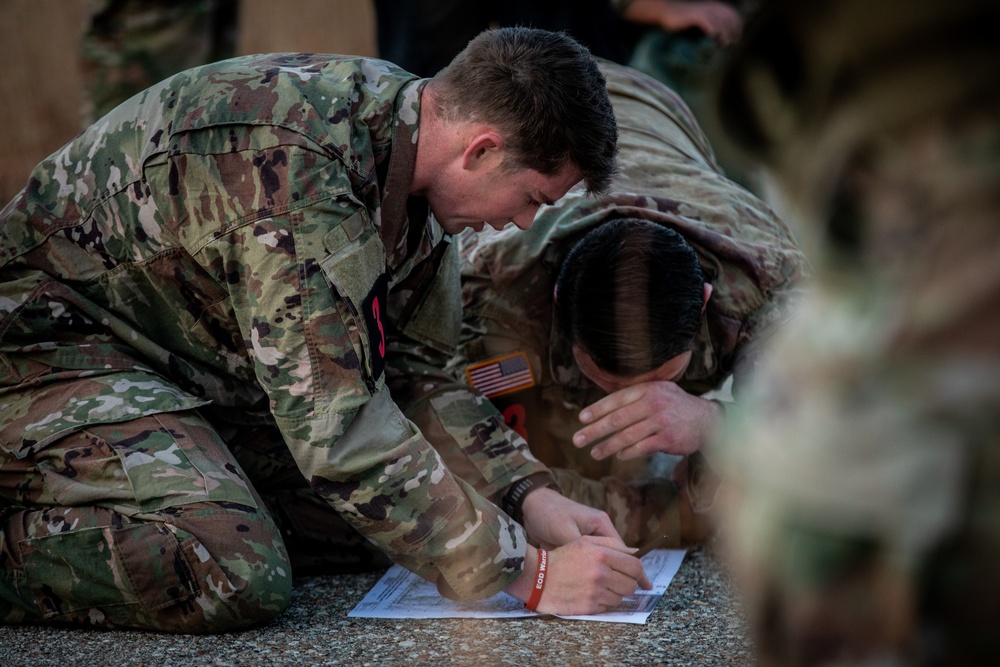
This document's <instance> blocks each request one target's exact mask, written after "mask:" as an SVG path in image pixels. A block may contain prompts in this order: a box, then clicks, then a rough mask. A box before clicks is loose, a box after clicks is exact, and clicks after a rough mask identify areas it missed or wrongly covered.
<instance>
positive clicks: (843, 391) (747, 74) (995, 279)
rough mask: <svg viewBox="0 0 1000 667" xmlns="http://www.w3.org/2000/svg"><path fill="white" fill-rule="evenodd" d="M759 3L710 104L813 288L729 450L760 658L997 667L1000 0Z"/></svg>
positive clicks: (736, 547)
mask: <svg viewBox="0 0 1000 667" xmlns="http://www.w3.org/2000/svg"><path fill="white" fill-rule="evenodd" d="M772 11H773V12H774V13H773V14H764V15H762V17H761V23H760V24H759V27H757V28H756V30H755V31H754V32H750V33H748V35H747V37H748V41H747V44H746V52H745V53H744V54H743V57H742V58H741V59H740V60H739V61H738V62H739V63H740V65H739V67H738V68H737V69H735V70H734V71H733V74H732V77H733V78H732V79H731V81H730V82H729V83H730V85H729V86H727V87H726V89H725V90H726V92H727V93H729V96H728V97H724V98H723V99H724V101H726V102H727V103H728V104H729V105H730V106H729V108H730V109H731V110H732V112H733V114H734V115H735V117H736V119H737V121H738V122H736V123H734V128H735V129H737V130H739V131H740V132H742V133H745V135H744V136H745V139H746V142H747V143H748V145H750V144H751V141H752V145H753V146H755V147H756V148H757V149H758V152H759V155H760V156H761V157H762V158H764V159H765V160H767V162H768V163H769V164H770V165H771V166H772V167H773V168H774V170H775V173H776V175H777V176H778V177H779V179H780V181H779V183H780V184H781V186H782V188H781V193H782V195H783V197H784V199H785V200H786V202H787V204H786V205H787V207H788V209H789V210H790V211H794V212H795V216H796V219H799V220H801V221H802V225H803V229H804V230H807V231H808V237H807V238H808V239H809V246H808V247H809V248H810V250H811V252H812V254H813V255H814V256H815V257H816V262H815V264H816V267H817V271H816V274H817V280H816V284H815V285H814V287H813V288H812V289H811V290H809V292H808V293H807V295H806V296H805V298H804V300H803V302H802V305H801V308H800V311H799V312H798V313H797V314H796V316H795V318H794V320H793V322H792V323H791V324H790V325H789V326H788V327H786V328H785V329H783V330H782V332H781V334H780V337H779V338H778V339H777V340H776V341H775V346H774V351H773V353H771V354H768V355H766V360H765V361H764V362H763V363H762V365H761V370H760V374H759V376H758V382H757V383H756V385H755V386H754V389H753V392H752V397H750V396H748V398H747V400H746V401H745V402H744V403H743V404H742V405H741V406H740V407H739V409H738V411H737V412H735V413H734V416H733V420H732V421H731V429H729V431H730V432H729V433H728V434H727V437H726V439H725V442H724V447H723V450H722V451H724V452H725V461H726V466H725V469H726V477H727V479H728V481H729V484H728V486H730V488H732V489H733V490H734V493H733V495H732V497H731V502H729V503H727V511H726V512H725V516H726V524H727V525H728V526H730V530H729V531H727V532H728V533H729V551H730V552H731V559H732V562H733V565H734V568H735V569H736V572H737V574H738V580H739V582H740V584H741V585H742V589H743V593H744V599H745V601H746V605H747V609H748V610H749V612H750V614H751V618H752V619H753V624H754V628H755V630H756V635H757V636H756V644H757V646H758V647H759V649H760V664H761V665H832V664H836V665H875V664H878V665H992V664H995V663H996V660H997V655H998V653H1000V635H998V634H997V628H998V627H1000V605H998V603H997V600H1000V318H998V313H1000V225H998V224H997V219H998V216H1000V199H998V196H997V193H998V192H1000V79H998V78H997V76H996V72H997V71H998V68H1000V48H998V42H997V41H996V29H997V27H998V26H1000V7H998V6H997V4H996V3H993V2H983V1H976V0H971V1H967V0H956V1H954V2H952V1H948V2H944V1H941V2H926V3H917V4H914V3H907V2H903V1H901V0H900V1H888V2H884V3H876V4H875V5H873V4H872V3H866V2H863V1H861V0H857V1H853V0H840V1H838V2H817V3H809V4H808V5H805V4H802V3H795V2H780V3H775V4H774V6H773V7H772ZM777 45H780V47H779V48H776V46H777ZM789 62H796V63H799V64H800V66H801V67H802V69H801V71H800V72H799V75H798V76H796V77H793V79H791V80H790V79H788V78H787V75H788V70H787V63H789ZM778 80H783V81H784V84H783V85H776V82H777V81H778ZM748 81H753V82H755V85H754V86H747V85H746V83H747V82H748ZM845 84H846V85H845ZM730 86H731V87H730ZM848 90H849V91H850V93H848V92H847V91H848ZM778 110H780V112H779V111H778ZM748 119H749V121H748Z"/></svg>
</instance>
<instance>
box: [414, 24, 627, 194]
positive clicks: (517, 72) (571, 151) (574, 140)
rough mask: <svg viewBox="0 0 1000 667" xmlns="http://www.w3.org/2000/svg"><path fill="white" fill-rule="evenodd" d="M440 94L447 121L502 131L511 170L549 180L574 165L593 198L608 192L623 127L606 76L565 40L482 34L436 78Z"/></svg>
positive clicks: (543, 34)
mask: <svg viewBox="0 0 1000 667" xmlns="http://www.w3.org/2000/svg"><path fill="white" fill-rule="evenodd" d="M434 94H435V99H436V100H437V103H438V106H439V108H440V113H441V115H442V117H443V118H445V119H446V120H481V121H484V122H488V123H491V124H494V125H496V126H497V127H499V128H500V129H501V130H502V131H503V132H504V133H505V135H506V136H505V137H504V140H505V141H506V143H507V147H508V149H509V150H510V153H511V157H512V161H513V165H512V166H514V167H520V168H528V169H534V170H535V171H538V172H540V173H542V174H545V175H551V174H554V173H556V172H558V171H559V170H560V169H561V168H562V167H564V166H565V165H566V164H567V163H570V164H572V165H574V166H575V167H576V168H578V169H579V170H580V173H581V176H582V177H583V180H584V182H585V183H586V186H587V190H588V191H589V192H590V193H591V194H599V193H603V192H605V191H607V189H608V187H609V186H610V184H611V179H612V177H613V176H614V174H615V171H616V168H617V154H618V127H617V125H616V123H615V115H614V110H613V109H612V107H611V100H610V99H609V98H608V91H607V88H606V82H605V80H604V75H603V74H601V72H600V70H599V69H598V66H597V62H596V61H595V60H594V58H593V56H591V54H590V52H589V51H588V50H587V49H586V48H585V47H584V46H582V45H580V44H579V43H578V42H577V41H576V40H574V39H573V38H572V37H570V36H569V35H567V34H566V33H563V32H550V31H548V30H539V29H534V28H520V27H519V28H499V29H496V30H487V31H484V32H482V33H480V34H479V35H478V36H477V37H476V38H475V39H473V40H472V41H471V42H469V45H468V46H467V47H466V48H465V50H463V51H462V52H461V53H459V54H458V55H457V56H455V58H454V60H452V62H451V64H450V65H448V66H447V67H445V68H444V69H443V70H441V71H440V72H439V73H438V74H437V75H436V76H435V77H434Z"/></svg>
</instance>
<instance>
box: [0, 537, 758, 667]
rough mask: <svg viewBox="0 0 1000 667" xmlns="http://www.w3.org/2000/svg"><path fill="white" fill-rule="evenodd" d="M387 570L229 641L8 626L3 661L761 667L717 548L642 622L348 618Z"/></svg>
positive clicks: (306, 591)
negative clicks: (757, 661)
mask: <svg viewBox="0 0 1000 667" xmlns="http://www.w3.org/2000/svg"><path fill="white" fill-rule="evenodd" d="M381 574H382V573H381V572H376V573H370V574H358V575H341V576H330V577H313V578H308V579H302V580H301V581H299V582H298V583H297V585H296V591H295V598H294V600H293V602H292V606H291V607H290V608H289V610H288V611H287V612H285V613H284V614H283V615H282V616H281V617H280V618H278V620H276V621H275V622H274V623H271V624H270V625H268V626H266V627H263V628H259V629H256V630H251V631H246V632H235V633H230V634H225V635H209V636H204V635H163V634H155V633H146V632H131V631H129V632H122V631H114V632H99V631H90V630H66V629H53V628H45V627H38V626H0V665H3V666H4V667H21V666H24V667H28V666H30V667H49V666H51V667H70V666H75V665H86V666H87V667H117V666H119V665H120V666H122V667H125V666H128V667H137V666H145V665H150V666H154V665H155V666H157V667H160V666H170V665H177V666H178V667H180V666H182V665H183V666H185V667H187V666H188V665H192V666H197V665H213V666H219V667H223V666H233V667H236V666H240V667H242V666H244V665H267V666H269V667H270V666H275V667H280V666H286V665H288V666H295V667H312V666H314V665H315V666H318V665H351V666H352V667H353V666H365V665H414V664H428V665H435V667H436V666H438V665H441V666H450V665H455V666H456V667H480V666H483V667H489V666H493V665H532V666H534V665H695V666H698V667H708V666H712V665H753V664H754V661H753V647H752V645H751V642H750V639H749V637H748V633H747V629H746V624H745V622H744V619H743V615H742V608H741V606H740V604H739V601H738V600H737V598H736V596H735V594H734V592H733V589H732V587H731V585H730V583H729V581H728V579H727V578H726V576H725V573H724V572H723V570H722V568H721V567H720V566H719V563H718V560H717V559H716V557H715V556H714V553H713V550H712V548H711V547H710V546H709V547H703V548H699V549H695V550H692V551H689V552H688V554H687V556H686V557H685V559H684V564H683V565H682V566H681V569H680V571H679V572H678V573H677V576H676V577H675V578H674V581H673V583H671V585H670V588H669V589H667V593H666V595H665V596H664V597H663V598H662V599H661V600H660V602H659V604H658V605H657V607H656V609H655V610H654V611H653V613H652V615H651V616H650V617H649V620H648V621H647V623H646V624H645V625H633V624H619V623H592V622H584V621H567V620H562V619H556V618H546V619H540V618H532V619H503V620H483V619H434V620H403V621H401V620H396V619H392V620H388V619H363V618H359V619H355V618H348V617H347V613H348V612H349V611H350V610H351V609H352V608H353V607H354V605H356V604H357V603H358V602H359V601H360V600H361V598H362V597H364V595H365V593H367V592H368V590H369V589H370V588H371V587H372V585H373V584H374V583H375V582H376V581H377V580H378V578H379V577H380V576H381Z"/></svg>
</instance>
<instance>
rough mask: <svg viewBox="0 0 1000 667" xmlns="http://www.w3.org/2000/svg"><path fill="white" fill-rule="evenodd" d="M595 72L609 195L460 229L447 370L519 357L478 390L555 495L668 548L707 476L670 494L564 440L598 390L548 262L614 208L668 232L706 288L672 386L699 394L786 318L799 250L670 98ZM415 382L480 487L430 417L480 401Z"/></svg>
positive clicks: (747, 359)
mask: <svg viewBox="0 0 1000 667" xmlns="http://www.w3.org/2000/svg"><path fill="white" fill-rule="evenodd" d="M601 69H602V71H603V73H604V75H605V77H606V78H607V81H608V90H609V93H610V95H611V101H612V103H613V105H614V108H615V116H616V118H617V121H618V131H619V146H620V148H619V164H620V172H619V174H618V176H617V178H616V180H615V182H614V184H613V186H612V189H611V194H608V195H606V196H602V197H600V198H597V199H594V198H591V197H587V196H584V195H583V194H582V193H580V192H578V191H573V192H570V193H569V194H568V195H567V196H565V197H564V198H563V199H561V200H560V201H558V202H557V203H556V204H555V205H553V206H544V207H542V208H541V209H540V210H539V212H538V214H537V215H536V216H535V221H534V223H533V225H532V227H531V228H530V229H529V230H528V231H521V230H516V229H515V228H513V227H512V226H508V228H507V229H505V230H504V231H501V232H494V233H491V232H489V231H484V232H481V233H479V234H463V236H462V243H463V249H462V254H463V257H464V263H463V272H462V284H463V301H464V305H465V310H464V328H463V335H462V338H463V340H462V346H461V349H460V356H459V357H458V358H456V360H455V361H454V362H453V364H452V366H451V369H452V370H453V372H454V373H455V374H456V375H457V376H459V377H461V378H463V379H464V378H465V377H466V373H465V371H466V368H467V367H470V366H471V367H475V366H476V365H477V364H478V363H481V362H485V361H488V360H494V359H502V358H504V357H508V356H509V355H513V356H511V357H510V358H511V360H512V361H510V362H507V363H517V360H518V359H521V360H523V362H526V364H527V365H528V366H529V367H530V369H531V376H532V379H531V380H528V381H526V382H525V383H524V385H525V386H517V387H504V388H502V390H501V391H502V393H501V394H500V395H492V393H491V392H490V391H487V395H489V396H490V400H491V401H492V402H493V404H494V405H495V406H496V407H497V408H498V409H499V411H500V412H501V413H502V414H503V415H504V417H505V419H506V421H507V422H508V424H509V425H511V426H512V427H513V428H514V429H515V430H516V431H517V432H518V433H519V434H520V435H521V436H524V437H525V438H527V441H528V442H529V444H530V446H531V451H532V453H533V454H534V455H535V456H537V457H538V458H539V459H540V460H541V461H542V462H544V463H545V464H546V465H547V466H551V467H552V468H555V469H556V470H555V471H554V472H555V474H556V477H557V479H558V481H559V484H560V486H561V487H562V490H563V492H564V494H565V495H567V496H569V497H571V498H573V499H575V500H579V501H580V502H584V503H586V504H589V505H591V506H595V507H598V508H600V509H603V510H605V511H607V512H608V513H609V515H611V517H612V520H613V521H614V522H615V525H616V527H617V528H618V530H619V532H620V533H621V534H622V536H623V538H624V539H625V541H626V543H629V544H633V545H635V544H638V543H641V542H644V541H646V540H647V539H649V538H650V537H652V536H656V535H659V534H661V533H662V532H668V533H669V534H670V536H671V537H672V538H673V543H674V544H677V543H678V542H680V541H681V540H683V541H684V542H692V541H697V540H699V539H703V538H704V536H705V535H704V526H703V525H702V524H703V522H702V521H696V522H694V523H692V521H694V519H693V518H692V516H691V514H690V510H691V508H690V506H689V503H690V499H689V498H688V497H687V494H688V493H689V492H691V493H694V494H695V495H696V496H697V495H698V493H699V491H701V492H703V495H702V497H699V498H696V500H697V505H698V507H697V509H699V510H702V509H706V508H707V507H708V506H710V505H711V503H712V500H713V492H714V489H713V488H712V483H711V479H712V477H713V475H711V474H707V475H706V476H705V478H704V479H703V480H702V482H701V483H699V484H697V485H691V486H688V485H687V479H688V478H687V477H683V476H681V478H680V486H681V491H682V492H683V493H684V496H683V498H682V502H677V493H678V490H677V489H676V488H675V484H674V483H673V482H671V481H669V479H665V478H662V477H659V478H656V477H655V472H656V471H657V466H656V465H655V464H654V465H652V466H650V465H649V464H650V462H648V461H644V460H635V461H632V462H627V463H625V464H622V462H617V461H616V459H615V458H614V457H612V458H610V459H605V460H604V461H597V460H595V459H594V458H593V457H592V456H591V455H590V448H589V447H588V448H584V449H577V448H576V447H574V446H573V445H572V442H571V441H572V436H573V433H575V432H576V431H577V430H578V429H580V428H582V424H581V423H580V421H579V419H578V414H579V411H580V410H581V409H582V408H583V407H584V406H587V405H590V404H591V403H593V402H594V401H596V400H598V399H600V398H602V397H603V396H604V395H605V394H604V392H603V391H602V390H601V389H600V388H599V387H597V386H596V385H595V384H593V383H592V382H591V381H590V380H589V379H587V378H586V377H585V376H584V375H583V373H582V372H581V371H580V369H579V367H578V366H577V365H576V362H575V361H574V359H573V354H572V351H571V347H570V345H569V343H568V341H567V340H566V339H565V337H563V336H562V335H560V333H559V332H558V331H556V329H555V319H554V313H553V307H552V306H553V303H552V294H553V288H554V286H555V281H556V277H557V276H558V272H559V268H560V265H561V263H562V260H563V258H564V257H565V256H566V254H568V253H569V250H570V248H571V247H572V246H573V244H574V243H575V242H576V241H577V240H578V239H580V238H581V237H582V236H583V235H584V234H585V233H586V232H588V231H590V230H591V229H593V228H594V227H595V226H597V225H600V224H601V223H603V222H604V221H606V220H609V219H612V218H614V217H625V216H630V217H635V218H641V219H644V220H649V221H652V222H656V223H659V224H663V225H666V226H669V227H671V228H673V229H675V230H676V231H678V232H679V233H681V234H682V235H683V236H684V237H685V239H686V240H687V241H688V242H689V243H690V244H691V245H692V247H694V248H695V250H696V251H697V253H698V256H699V258H700V260H701V263H702V266H703V269H704V272H705V279H706V281H708V282H710V283H711V284H712V285H713V287H714V291H713V293H712V297H711V299H710V300H709V302H708V307H707V310H706V315H705V318H704V322H703V325H702V329H701V332H700V333H699V334H698V337H697V341H696V343H695V351H694V356H693V358H692V360H691V364H690V365H689V367H688V369H687V371H686V372H685V374H684V376H683V378H682V379H681V380H680V381H679V382H678V385H679V386H680V387H681V388H683V389H684V390H685V391H687V392H689V393H692V394H695V395H701V394H704V393H706V392H709V391H711V390H714V389H718V388H719V387H720V386H722V385H723V384H724V383H725V381H726V380H727V378H729V377H730V376H731V375H734V374H735V375H736V382H735V385H736V390H737V391H738V389H739V387H740V385H741V384H742V382H743V379H742V376H743V375H744V374H745V373H747V372H749V371H750V370H751V368H752V365H753V359H754V349H755V347H756V346H757V345H759V344H760V340H761V339H762V338H764V337H765V330H766V329H768V328H769V327H770V325H772V324H773V323H775V322H776V321H777V320H779V319H780V318H782V317H783V315H784V314H785V311H786V309H787V301H788V300H789V298H790V295H791V294H792V293H793V292H794V289H793V286H794V281H795V279H796V278H797V277H798V276H799V275H800V273H801V272H802V269H803V264H804V258H803V256H802V254H801V253H800V251H799V250H798V248H797V247H796V245H795V243H794V241H793V240H792V236H791V234H790V232H789V230H788V229H787V228H786V227H785V225H784V224H783V223H782V222H781V221H780V220H779V219H778V218H777V217H776V216H775V215H774V214H773V213H772V212H771V211H770V209H768V208H767V206H765V205H764V204H763V203H762V202H761V201H760V200H758V199H757V198H756V197H754V196H753V195H751V194H749V193H748V192H746V191H745V190H743V189H742V188H740V187H739V186H737V185H735V184H734V183H733V182H731V181H729V180H727V179H726V178H725V177H723V176H722V175H721V173H720V171H719V169H718V166H717V165H716V163H715V161H714V158H713V155H712V149H711V147H710V145H709V144H708V141H707V139H706V138H705V136H704V134H703V133H702V132H701V130H700V129H699V127H698V125H697V123H696V122H695V120H694V118H693V117H692V116H691V114H690V112H689V111H688V109H687V107H686V106H685V105H684V103H683V102H682V101H681V100H680V98H679V97H677V96H676V95H675V94H674V93H673V92H672V91H670V90H669V89H667V88H666V87H664V86H663V85H661V84H659V83H658V82H656V81H655V80H653V79H651V78H650V77H647V76H645V75H643V74H641V73H639V72H636V71H635V70H631V69H629V68H627V67H624V66H620V65H614V64H611V63H602V65H601ZM480 386H481V385H480ZM425 389H426V390H427V391H428V392H431V391H438V392H439V393H438V394H437V395H433V396H429V397H428V398H427V399H426V403H424V404H423V405H421V406H418V409H415V410H413V411H409V414H411V416H412V417H413V418H414V420H415V421H416V422H417V423H418V424H419V425H420V426H421V430H422V431H424V432H425V433H427V434H428V438H429V439H430V440H431V441H432V442H433V443H434V445H435V447H436V448H437V449H438V451H440V452H442V453H443V455H444V457H445V461H446V462H447V463H448V466H449V468H451V469H452V470H453V471H455V472H456V474H458V475H460V476H462V477H464V478H465V479H467V480H469V481H472V482H473V483H474V484H476V485H477V487H480V488H481V486H482V485H481V482H477V480H476V475H477V473H476V470H477V468H478V467H479V466H478V465H477V464H475V462H473V463H472V464H463V462H462V457H463V456H466V455H467V454H468V452H469V451H470V448H469V447H468V446H457V447H456V446H455V445H454V444H453V442H454V441H452V440H451V438H449V434H447V433H445V432H443V431H444V430H446V429H442V428H440V427H439V428H435V427H434V422H435V420H439V421H440V422H442V423H444V422H448V421H451V422H454V421H456V418H455V417H453V416H452V414H451V413H452V412H456V411H462V410H469V409H470V408H468V407H467V404H470V403H471V402H473V401H475V400H479V401H481V400H482V399H481V398H478V396H477V394H474V393H473V392H472V391H471V390H470V389H469V387H468V386H467V385H463V384H455V385H452V386H449V387H435V388H432V386H431V384H430V383H428V384H427V385H426V386H425ZM421 410H423V413H422V414H421ZM456 440H457V436H456ZM689 458H690V459H691V461H690V462H689V465H688V466H687V470H686V472H687V473H689V476H690V477H691V478H694V477H697V476H699V475H702V474H703V473H706V472H707V466H706V465H705V461H704V460H703V457H702V455H701V454H696V455H695V456H693V457H689ZM681 469H682V470H683V469H684V466H681ZM651 476H652V478H651V479H650V480H649V481H647V482H645V483H638V482H639V481H641V480H644V479H646V478H648V477H651ZM685 487H686V488H685ZM488 491H489V489H487V492H488ZM682 513H683V516H684V518H683V519H682Z"/></svg>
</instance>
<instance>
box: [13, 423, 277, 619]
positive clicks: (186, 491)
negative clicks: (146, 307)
mask: <svg viewBox="0 0 1000 667" xmlns="http://www.w3.org/2000/svg"><path fill="white" fill-rule="evenodd" d="M0 470H2V479H3V480H4V483H3V493H4V498H3V501H4V505H5V509H4V511H3V515H4V517H3V518H4V524H3V530H2V532H0V536H2V542H0V572H2V575H0V577H2V578H0V582H2V583H0V620H2V621H3V622H5V623H18V622H55V623H77V624H86V625H92V626H96V627H106V628H115V627H145V628H153V629H157V630H163V631H169V632H199V631H203V629H204V628H206V627H212V628H214V629H216V630H220V631H221V630H230V629H235V628H240V627H245V626H246V625H250V624H255V623H260V622H264V621H267V620H270V619H272V618H274V617H275V616H276V615H277V614H279V613H280V612H281V611H282V610H284V609H285V607H287V606H288V603H289V602H290V600H291V589H292V579H291V577H292V570H291V567H290V565H289V562H288V555H287V554H286V552H285V547H284V544H283V543H282V540H281V536H280V535H279V533H278V531H277V530H276V529H275V525H274V523H273V522H272V521H271V519H270V517H269V516H268V514H267V512H266V511H265V510H264V507H263V505H262V504H261V502H260V499H259V497H258V496H257V495H256V493H255V492H254V490H253V488H252V487H251V486H250V485H249V483H247V481H246V479H245V477H244V475H243V474H242V471H241V470H240V468H239V466H238V465H237V463H236V461H235V460H234V459H233V457H232V456H231V455H230V454H229V452H228V451H227V450H226V448H225V446H224V445H223V444H222V442H221V441H219V439H218V436H217V435H216V434H215V432H214V430H213V428H212V427H211V425H209V424H208V423H207V422H206V421H205V420H204V419H202V418H201V417H200V416H199V415H198V414H197V413H195V412H171V413H162V414H155V415H150V416H148V417H143V418H141V419H135V420H132V421H126V422H121V423H109V424H102V423H95V424H93V425H92V426H89V427H84V428H82V429H80V430H78V431H75V432H73V433H72V434H69V435H64V436H62V437H60V438H58V439H56V440H54V441H53V442H51V443H50V444H48V445H47V446H46V447H44V448H40V449H37V450H33V451H32V452H31V453H29V454H27V455H26V456H24V457H22V458H18V457H17V456H15V455H13V454H11V453H10V452H9V451H7V450H0ZM165 479H169V480H170V482H169V484H165V483H164V482H163V481H161V480H165Z"/></svg>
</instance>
